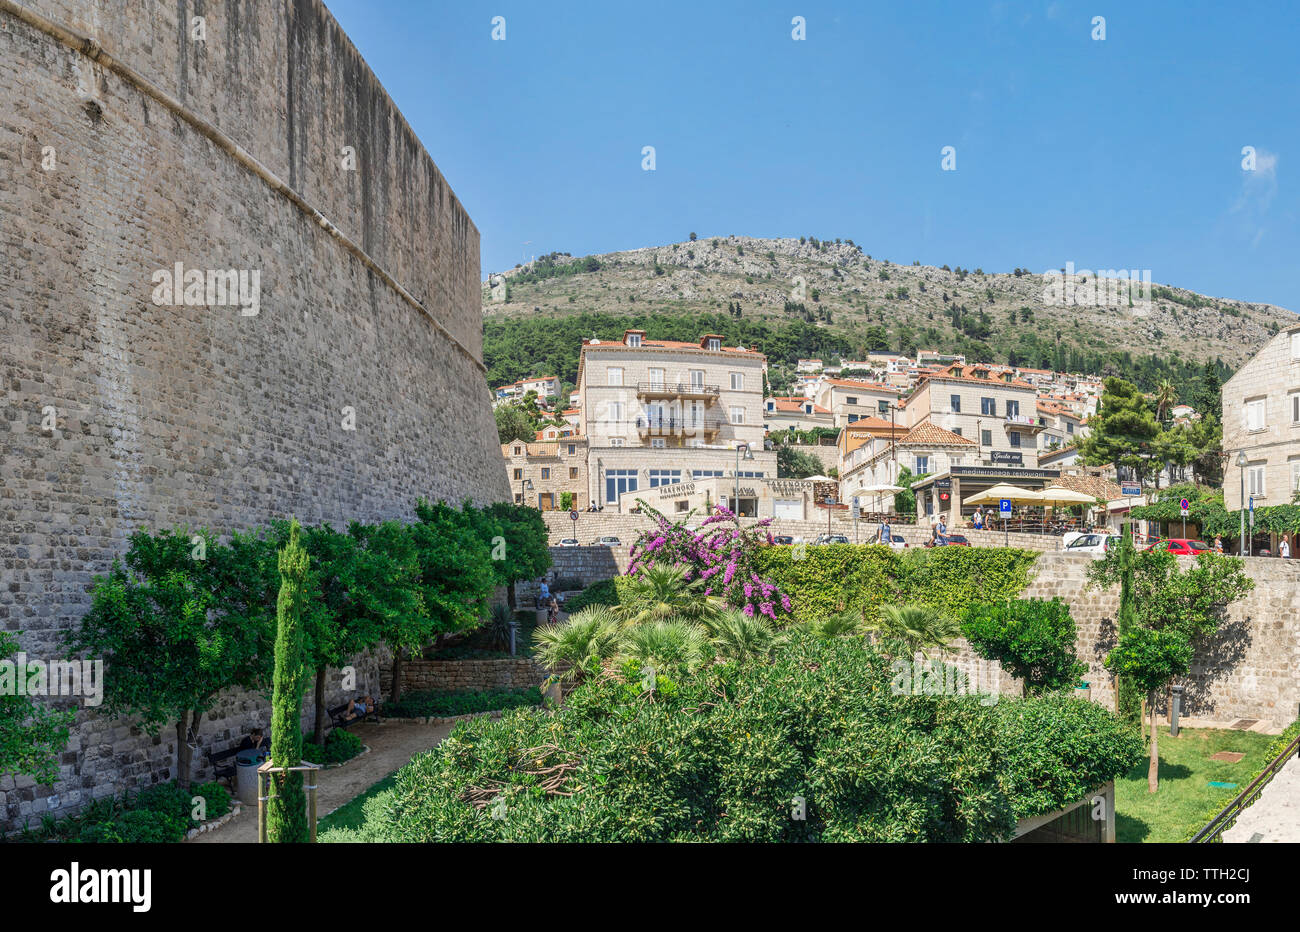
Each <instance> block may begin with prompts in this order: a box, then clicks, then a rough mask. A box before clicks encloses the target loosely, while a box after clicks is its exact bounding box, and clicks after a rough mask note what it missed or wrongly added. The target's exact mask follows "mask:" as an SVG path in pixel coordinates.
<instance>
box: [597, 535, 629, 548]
mask: <svg viewBox="0 0 1300 932" xmlns="http://www.w3.org/2000/svg"><path fill="white" fill-rule="evenodd" d="M591 543H592V546H595V547H622V546H623V542H622V541H621V540H619V539H618V538H617V537H613V536H609V537H597V538H596V539H595V540H593V541H592V542H591Z"/></svg>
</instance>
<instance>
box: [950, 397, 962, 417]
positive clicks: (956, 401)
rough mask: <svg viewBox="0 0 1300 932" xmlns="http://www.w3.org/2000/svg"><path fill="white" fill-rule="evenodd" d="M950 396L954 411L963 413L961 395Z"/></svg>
mask: <svg viewBox="0 0 1300 932" xmlns="http://www.w3.org/2000/svg"><path fill="white" fill-rule="evenodd" d="M948 398H949V401H950V402H951V404H952V413H953V414H961V395H949V396H948Z"/></svg>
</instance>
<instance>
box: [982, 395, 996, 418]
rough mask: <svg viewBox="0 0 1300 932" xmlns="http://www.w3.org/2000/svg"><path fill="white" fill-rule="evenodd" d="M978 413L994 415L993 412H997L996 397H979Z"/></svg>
mask: <svg viewBox="0 0 1300 932" xmlns="http://www.w3.org/2000/svg"><path fill="white" fill-rule="evenodd" d="M980 414H988V415H994V414H997V399H996V398H981V399H980Z"/></svg>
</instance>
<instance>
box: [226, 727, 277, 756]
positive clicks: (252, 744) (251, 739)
mask: <svg viewBox="0 0 1300 932" xmlns="http://www.w3.org/2000/svg"><path fill="white" fill-rule="evenodd" d="M270 749H271V739H269V738H267V737H266V735H265V734H264V733H263V731H262V729H261V728H253V729H252V730H251V731H249V733H248V734H247V735H245V736H244V740H243V741H240V742H239V747H237V748H235V750H236V751H253V750H258V751H269V750H270Z"/></svg>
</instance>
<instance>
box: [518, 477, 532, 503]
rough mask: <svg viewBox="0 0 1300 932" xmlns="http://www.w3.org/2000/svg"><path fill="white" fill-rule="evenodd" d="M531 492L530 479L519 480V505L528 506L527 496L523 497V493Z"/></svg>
mask: <svg viewBox="0 0 1300 932" xmlns="http://www.w3.org/2000/svg"><path fill="white" fill-rule="evenodd" d="M532 490H533V480H532V479H523V480H520V482H519V504H521V505H527V504H528V496H527V495H525V494H524V493H525V492H531V491H532Z"/></svg>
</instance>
